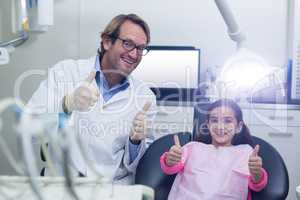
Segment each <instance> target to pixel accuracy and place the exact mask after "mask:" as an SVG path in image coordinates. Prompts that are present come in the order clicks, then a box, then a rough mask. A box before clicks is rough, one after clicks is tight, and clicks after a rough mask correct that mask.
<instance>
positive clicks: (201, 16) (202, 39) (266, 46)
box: [80, 0, 287, 69]
mask: <svg viewBox="0 0 300 200" xmlns="http://www.w3.org/2000/svg"><path fill="white" fill-rule="evenodd" d="M228 2H230V6H231V8H232V10H233V11H234V13H235V15H236V19H237V22H238V23H239V24H240V27H241V29H242V30H243V31H244V32H245V34H246V35H247V38H248V39H247V41H248V46H249V48H250V49H252V50H253V51H255V52H257V53H258V54H260V55H262V56H264V57H265V58H266V59H267V60H268V61H269V62H270V64H272V65H276V66H283V65H284V64H285V60H286V24H287V23H286V20H287V1H286V0H277V1H272V0H263V1H259V0H253V1H240V0H230V1H228ZM130 12H134V13H138V14H139V15H141V16H142V17H143V18H145V19H146V20H147V21H148V22H149V24H150V27H151V33H152V35H151V36H152V42H151V44H153V45H192V46H195V47H197V48H200V49H201V50H202V51H201V54H202V55H201V68H202V69H204V68H205V67H211V66H215V65H222V64H223V63H224V61H225V60H226V58H228V57H229V56H230V55H231V54H232V53H233V52H234V51H235V44H234V43H233V42H232V41H231V40H230V39H229V37H228V35H227V28H226V26H225V23H224V21H223V19H222V17H221V15H220V13H219V11H218V9H217V7H216V5H215V3H214V1H212V0H211V1H207V0H190V1H187V2H186V3H182V1H179V0H165V1H156V0H152V1H147V0H139V1H137V0H127V1H123V0H114V1H110V0H102V1H98V0H89V1H82V2H81V17H80V19H81V20H80V26H81V29H80V30H81V32H80V38H81V40H80V47H81V48H80V55H81V56H88V55H90V54H92V53H94V52H95V48H96V47H97V42H96V41H95V38H98V35H99V34H98V33H99V32H100V31H101V30H103V28H104V26H105V23H107V22H108V21H109V20H110V18H111V16H114V15H116V14H118V13H130Z"/></svg>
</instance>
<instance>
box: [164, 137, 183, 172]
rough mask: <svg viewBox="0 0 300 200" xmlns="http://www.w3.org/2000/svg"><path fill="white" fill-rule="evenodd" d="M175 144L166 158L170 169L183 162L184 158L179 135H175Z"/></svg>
mask: <svg viewBox="0 0 300 200" xmlns="http://www.w3.org/2000/svg"><path fill="white" fill-rule="evenodd" d="M174 143H175V145H173V146H172V147H171V148H170V150H169V152H168V153H167V156H166V164H167V165H168V166H169V167H172V166H174V165H176V164H177V163H179V162H180V161H181V157H182V147H181V145H180V141H179V138H178V135H174Z"/></svg>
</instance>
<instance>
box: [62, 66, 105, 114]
mask: <svg viewBox="0 0 300 200" xmlns="http://www.w3.org/2000/svg"><path fill="white" fill-rule="evenodd" d="M95 76H96V71H95V70H93V71H91V73H90V74H89V76H88V77H87V78H86V79H85V81H84V82H83V83H82V84H80V85H79V86H78V87H77V88H76V89H75V90H74V91H73V92H72V93H71V94H69V95H66V96H65V98H64V100H65V101H64V104H65V107H66V108H67V110H68V112H72V111H74V110H77V111H88V110H90V108H91V107H93V106H94V105H95V104H96V102H97V101H98V97H99V90H98V88H97V87H96V86H95V85H93V84H92V83H93V80H94V79H95Z"/></svg>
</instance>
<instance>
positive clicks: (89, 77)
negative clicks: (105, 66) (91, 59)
mask: <svg viewBox="0 0 300 200" xmlns="http://www.w3.org/2000/svg"><path fill="white" fill-rule="evenodd" d="M95 76H96V71H95V70H92V71H91V72H90V74H89V76H88V77H87V78H86V79H85V81H86V82H87V83H92V82H93V81H94V79H95Z"/></svg>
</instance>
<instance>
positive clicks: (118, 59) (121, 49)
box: [103, 20, 147, 75]
mask: <svg viewBox="0 0 300 200" xmlns="http://www.w3.org/2000/svg"><path fill="white" fill-rule="evenodd" d="M103 44H104V48H105V50H106V52H105V54H104V57H106V58H105V59H104V60H105V63H103V64H104V65H105V64H106V65H107V66H109V67H108V68H109V69H110V70H117V72H118V73H121V74H123V75H128V74H130V73H131V72H132V71H133V70H134V69H135V68H136V67H137V65H138V64H139V63H140V61H141V59H142V55H141V54H139V53H138V50H137V49H136V48H134V49H132V50H131V51H129V50H128V49H126V46H128V44H131V45H132V44H133V45H136V46H146V45H147V36H146V34H145V32H144V30H143V29H142V28H141V27H140V26H139V25H137V24H134V23H133V22H131V21H129V20H128V21H125V22H124V23H123V24H122V25H121V27H120V33H119V37H118V38H117V39H116V41H115V42H114V43H112V41H111V39H109V40H105V41H103Z"/></svg>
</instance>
